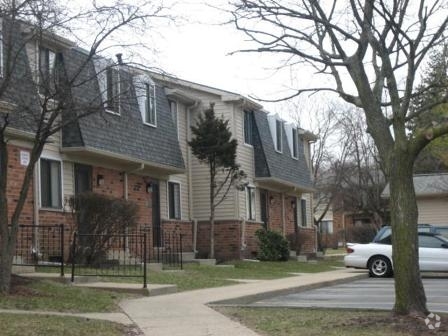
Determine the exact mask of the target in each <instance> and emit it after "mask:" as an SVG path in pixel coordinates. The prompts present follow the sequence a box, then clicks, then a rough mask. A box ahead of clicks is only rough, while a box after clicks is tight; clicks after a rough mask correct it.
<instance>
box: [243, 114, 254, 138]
mask: <svg viewBox="0 0 448 336" xmlns="http://www.w3.org/2000/svg"><path fill="white" fill-rule="evenodd" d="M246 113H247V114H249V115H250V118H251V121H252V125H251V132H252V134H251V140H252V142H253V138H254V114H253V111H249V110H243V141H244V144H245V145H246V146H249V147H253V146H254V145H253V143H249V142H246Z"/></svg>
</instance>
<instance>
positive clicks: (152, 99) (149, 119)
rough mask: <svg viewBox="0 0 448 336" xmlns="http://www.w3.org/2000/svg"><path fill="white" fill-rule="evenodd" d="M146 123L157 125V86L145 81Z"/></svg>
mask: <svg viewBox="0 0 448 336" xmlns="http://www.w3.org/2000/svg"><path fill="white" fill-rule="evenodd" d="M145 123H146V124H150V125H153V126H156V86H155V85H154V84H151V83H145Z"/></svg>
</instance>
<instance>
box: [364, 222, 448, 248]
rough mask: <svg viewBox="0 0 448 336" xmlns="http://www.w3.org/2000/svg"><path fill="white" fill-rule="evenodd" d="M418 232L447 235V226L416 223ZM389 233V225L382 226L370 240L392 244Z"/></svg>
mask: <svg viewBox="0 0 448 336" xmlns="http://www.w3.org/2000/svg"><path fill="white" fill-rule="evenodd" d="M439 230H445V231H444V232H442V231H439ZM418 232H436V233H437V234H441V235H444V236H446V237H447V236H448V227H434V226H432V225H430V224H418ZM391 235H392V230H391V227H390V226H389V225H388V226H383V227H382V228H381V229H380V230H379V231H378V233H377V234H376V236H375V237H374V238H373V240H372V242H373V243H378V244H392V238H391Z"/></svg>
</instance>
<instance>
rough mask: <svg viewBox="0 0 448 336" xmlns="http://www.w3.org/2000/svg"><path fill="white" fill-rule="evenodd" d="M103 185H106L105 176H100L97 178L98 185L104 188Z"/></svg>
mask: <svg viewBox="0 0 448 336" xmlns="http://www.w3.org/2000/svg"><path fill="white" fill-rule="evenodd" d="M103 184H104V176H103V175H100V174H98V175H97V176H96V185H97V186H98V187H99V186H102V185H103Z"/></svg>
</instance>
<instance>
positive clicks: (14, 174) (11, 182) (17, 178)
mask: <svg viewBox="0 0 448 336" xmlns="http://www.w3.org/2000/svg"><path fill="white" fill-rule="evenodd" d="M21 150H23V151H26V152H28V153H29V152H30V150H29V149H26V148H21V147H17V146H13V145H8V184H7V199H8V215H9V216H8V217H9V220H10V219H11V216H12V214H13V212H14V210H15V208H16V206H17V202H18V200H19V195H20V190H21V188H22V182H23V179H24V177H25V170H26V167H25V166H22V165H21V164H20V151H21ZM33 188H34V184H33V182H32V181H31V183H30V187H29V189H28V194H27V200H26V202H25V204H24V207H23V210H22V213H21V215H20V219H19V223H20V224H22V225H30V224H34V197H33V195H34V194H33Z"/></svg>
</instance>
